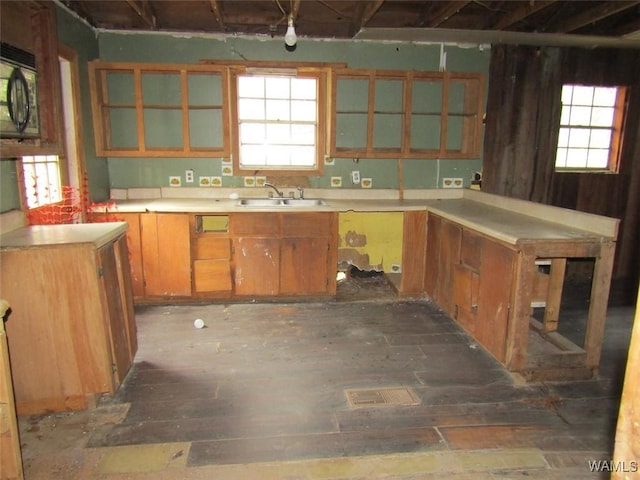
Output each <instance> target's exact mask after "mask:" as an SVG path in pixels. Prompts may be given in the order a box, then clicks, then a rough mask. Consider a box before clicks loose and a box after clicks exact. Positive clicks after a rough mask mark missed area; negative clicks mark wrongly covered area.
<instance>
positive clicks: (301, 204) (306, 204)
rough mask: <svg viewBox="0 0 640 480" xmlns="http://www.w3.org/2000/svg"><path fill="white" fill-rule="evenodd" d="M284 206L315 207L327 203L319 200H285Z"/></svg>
mask: <svg viewBox="0 0 640 480" xmlns="http://www.w3.org/2000/svg"><path fill="white" fill-rule="evenodd" d="M284 204H285V205H289V206H290V207H296V206H297V207H315V206H319V205H326V202H325V201H324V200H320V199H319V198H285V199H284Z"/></svg>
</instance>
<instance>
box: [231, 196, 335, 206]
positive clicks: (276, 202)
mask: <svg viewBox="0 0 640 480" xmlns="http://www.w3.org/2000/svg"><path fill="white" fill-rule="evenodd" d="M238 205H240V206H241V207H265V208H266V207H286V208H295V207H317V206H321V205H326V202H325V201H324V200H320V199H319V198H243V199H240V200H239V201H238Z"/></svg>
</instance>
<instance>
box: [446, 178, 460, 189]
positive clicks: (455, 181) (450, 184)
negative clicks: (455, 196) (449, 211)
mask: <svg viewBox="0 0 640 480" xmlns="http://www.w3.org/2000/svg"><path fill="white" fill-rule="evenodd" d="M463 186H464V182H463V181H462V179H461V178H449V177H448V178H443V179H442V188H462V187H463Z"/></svg>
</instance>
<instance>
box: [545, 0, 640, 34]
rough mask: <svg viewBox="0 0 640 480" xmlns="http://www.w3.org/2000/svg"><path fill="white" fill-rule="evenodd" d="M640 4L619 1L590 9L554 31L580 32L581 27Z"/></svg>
mask: <svg viewBox="0 0 640 480" xmlns="http://www.w3.org/2000/svg"><path fill="white" fill-rule="evenodd" d="M638 4H640V1H635V0H634V1H619V2H604V3H601V4H600V5H598V6H597V7H593V8H590V9H589V10H586V11H584V12H582V13H580V14H578V15H575V16H573V17H571V18H569V19H568V20H566V21H565V22H563V23H560V24H558V25H556V26H555V28H554V31H555V32H559V33H569V32H573V31H575V30H578V29H579V28H581V27H584V26H586V25H590V24H592V23H596V22H597V21H599V20H602V19H604V18H607V17H609V16H611V15H614V14H616V13H618V12H622V11H624V10H627V9H628V8H631V7H634V6H636V5H638Z"/></svg>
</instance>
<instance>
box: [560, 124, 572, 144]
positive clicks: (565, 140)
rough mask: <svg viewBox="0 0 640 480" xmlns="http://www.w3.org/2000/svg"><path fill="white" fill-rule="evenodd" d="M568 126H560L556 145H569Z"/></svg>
mask: <svg viewBox="0 0 640 480" xmlns="http://www.w3.org/2000/svg"><path fill="white" fill-rule="evenodd" d="M569 130H570V129H569V128H561V129H560V132H559V133H558V146H559V147H566V146H567V145H569Z"/></svg>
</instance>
